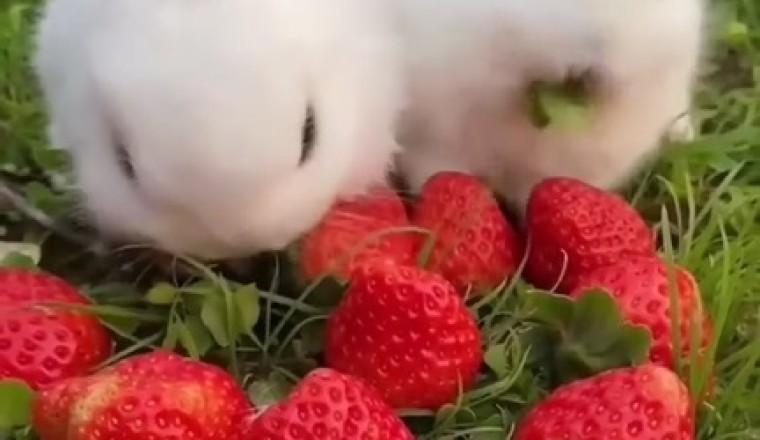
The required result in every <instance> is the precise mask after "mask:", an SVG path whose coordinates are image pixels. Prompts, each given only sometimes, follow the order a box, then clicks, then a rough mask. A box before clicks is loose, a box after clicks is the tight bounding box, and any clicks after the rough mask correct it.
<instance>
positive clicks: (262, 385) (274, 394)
mask: <svg viewBox="0 0 760 440" xmlns="http://www.w3.org/2000/svg"><path fill="white" fill-rule="evenodd" d="M291 388H292V384H291V383H290V382H289V381H288V380H287V379H286V378H285V377H284V376H283V375H281V374H279V373H277V372H273V373H271V374H270V375H269V377H267V378H265V379H259V380H256V381H253V382H252V383H251V384H250V385H249V386H248V397H249V398H250V400H251V402H253V404H254V405H255V406H256V407H257V408H265V407H268V406H271V405H274V404H276V403H278V402H281V401H283V400H285V398H287V397H288V394H289V393H290V390H291Z"/></svg>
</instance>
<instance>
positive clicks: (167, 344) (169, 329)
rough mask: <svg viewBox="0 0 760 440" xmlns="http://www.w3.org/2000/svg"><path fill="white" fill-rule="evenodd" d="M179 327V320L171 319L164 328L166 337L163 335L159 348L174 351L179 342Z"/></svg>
mask: <svg viewBox="0 0 760 440" xmlns="http://www.w3.org/2000/svg"><path fill="white" fill-rule="evenodd" d="M179 326H180V323H179V320H178V319H177V318H176V317H173V318H172V320H171V322H169V324H168V325H167V326H166V335H164V341H163V342H162V343H161V348H164V349H166V350H172V351H174V349H175V348H176V347H177V342H178V341H179V332H180V329H179Z"/></svg>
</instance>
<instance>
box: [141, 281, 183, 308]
mask: <svg viewBox="0 0 760 440" xmlns="http://www.w3.org/2000/svg"><path fill="white" fill-rule="evenodd" d="M179 293H180V292H179V290H178V289H177V288H176V287H174V286H172V285H171V284H169V283H158V284H156V285H155V286H153V287H151V289H150V290H148V292H147V293H146V294H145V301H147V302H148V303H149V304H153V305H170V304H172V303H174V301H175V300H176V299H177V296H179Z"/></svg>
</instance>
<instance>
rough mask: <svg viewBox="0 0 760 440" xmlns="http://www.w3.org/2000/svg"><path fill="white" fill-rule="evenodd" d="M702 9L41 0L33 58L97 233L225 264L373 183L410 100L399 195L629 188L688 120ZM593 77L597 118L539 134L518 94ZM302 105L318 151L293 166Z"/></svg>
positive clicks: (407, 1) (486, 1)
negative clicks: (309, 112) (442, 179)
mask: <svg viewBox="0 0 760 440" xmlns="http://www.w3.org/2000/svg"><path fill="white" fill-rule="evenodd" d="M701 2H702V0H323V1H315V2H306V1H296V0H107V1H103V0H50V4H49V7H48V9H47V11H46V15H45V16H44V17H43V20H42V22H41V24H40V31H39V36H38V42H39V50H38V53H37V57H36V66H37V69H38V72H39V76H40V79H41V81H42V86H43V90H44V92H45V96H46V98H47V102H48V105H49V109H50V115H51V118H52V123H51V128H50V132H51V137H52V139H53V142H54V144H55V145H57V146H60V147H63V148H67V149H68V150H70V151H71V153H72V154H73V158H74V166H75V171H76V173H77V175H78V178H79V185H80V187H81V189H82V191H83V193H84V195H85V202H86V206H87V208H88V209H89V211H91V212H92V214H93V215H94V218H95V220H96V221H97V223H98V224H99V225H100V226H101V229H103V230H104V231H105V232H107V233H110V234H115V235H120V236H122V237H124V238H127V239H137V240H148V241H151V242H154V243H155V244H156V245H158V246H159V247H162V248H165V249H167V250H170V251H174V252H180V253H189V254H194V255H197V256H202V257H207V258H215V257H233V256H237V255H243V254H249V253H253V252H256V251H259V250H264V249H278V248H282V247H284V246H285V245H287V244H288V243H290V242H291V241H292V240H294V239H296V238H297V237H298V236H299V235H300V234H302V233H303V232H305V231H306V230H307V229H308V228H310V227H311V226H313V225H314V224H315V223H316V222H317V221H318V220H319V218H320V217H321V216H322V215H323V214H324V212H325V211H326V209H327V208H328V206H329V205H330V203H331V202H332V201H333V200H334V199H335V198H336V197H338V196H350V195H352V194H355V193H357V192H361V191H363V190H364V189H366V188H367V186H368V185H370V184H372V183H375V182H378V181H380V180H382V179H383V176H384V173H385V172H386V171H387V169H388V167H389V166H390V164H391V162H392V159H393V157H392V156H393V153H394V151H395V148H396V144H395V141H394V125H393V124H394V117H395V116H396V115H397V114H398V110H399V109H400V108H401V107H402V105H405V104H406V102H405V100H406V101H408V106H407V107H405V108H404V111H403V125H402V126H401V127H400V128H399V129H398V131H397V132H396V133H395V135H396V136H397V139H398V141H399V142H400V143H402V144H403V145H404V147H405V150H406V151H405V153H404V155H403V156H402V159H403V160H401V161H400V165H401V169H402V171H403V172H404V173H405V174H406V176H407V177H408V179H409V181H410V183H411V184H412V187H413V189H419V188H420V187H421V185H422V183H423V182H424V181H425V180H426V179H427V178H428V177H429V176H430V175H432V174H433V173H435V172H437V171H440V170H444V169H454V170H462V171H468V172H472V173H476V174H479V175H481V176H483V177H486V178H487V179H488V180H489V181H490V182H491V183H492V184H493V185H494V186H495V187H496V189H497V190H498V191H499V192H501V193H502V194H503V195H505V196H506V197H507V198H508V199H510V200H511V201H512V202H515V203H518V204H522V203H524V202H525V199H526V198H527V195H528V193H529V191H530V189H531V187H532V186H533V185H534V184H535V183H536V182H538V181H539V180H541V179H542V178H544V177H546V176H549V175H567V176H575V177H580V178H583V179H585V180H587V181H589V182H590V183H592V184H595V185H598V186H601V187H605V188H610V187H614V186H616V185H618V184H620V183H622V182H624V181H625V180H626V179H627V178H628V177H629V176H630V175H631V174H632V173H633V172H634V171H635V170H637V169H638V166H639V165H640V164H641V163H642V162H643V161H644V160H646V159H647V158H649V157H651V156H652V155H653V154H654V152H655V151H656V150H657V147H658V144H659V140H660V138H661V136H662V135H663V134H664V133H665V132H667V131H668V130H671V131H673V132H675V131H678V132H680V133H688V131H689V129H690V125H689V123H688V119H680V120H679V122H678V123H677V124H676V125H675V126H674V127H675V128H669V127H670V124H671V123H672V122H673V121H675V120H676V119H677V118H678V116H679V115H681V114H682V113H683V112H686V111H687V110H688V108H689V105H690V95H691V86H692V81H693V78H694V74H695V70H696V66H697V61H698V58H699V53H700V48H701V43H702V41H701V35H702V14H703V5H702V3H701ZM395 14H398V15H395ZM399 49H401V50H400V51H399ZM588 68H593V69H594V70H595V71H597V72H599V73H600V74H601V77H602V78H603V84H604V93H603V95H602V96H601V98H600V101H599V102H598V103H597V105H599V108H600V114H599V115H598V116H597V117H596V118H595V120H594V121H593V124H592V126H591V127H590V128H588V129H587V130H586V131H584V132H581V133H576V134H567V133H559V132H553V131H539V130H537V129H535V128H534V127H533V126H532V124H531V122H530V120H529V118H528V117H527V114H526V112H525V109H524V102H523V101H524V92H525V87H526V85H527V84H528V82H530V81H531V80H536V79H544V80H562V79H563V78H564V77H566V76H567V75H568V74H570V73H573V72H576V73H577V72H581V71H583V70H585V69H588ZM404 89H405V90H404ZM404 95H405V96H404ZM309 102H312V103H313V104H314V106H315V109H316V117H317V124H318V135H319V139H318V141H317V143H316V145H315V147H314V154H313V157H312V158H311V159H310V160H309V161H308V162H307V163H306V165H304V166H302V167H299V166H298V160H299V156H300V152H301V145H300V142H301V124H302V122H303V118H304V113H305V109H306V106H307V103H309ZM116 139H122V140H123V143H124V145H125V146H126V147H127V149H128V150H129V152H130V154H131V156H132V160H133V163H134V166H135V169H136V171H137V176H138V181H137V183H136V184H132V183H130V182H129V181H128V180H127V179H126V178H125V177H124V176H123V175H122V172H121V171H120V170H119V168H118V166H117V162H116V158H115V154H114V143H115V142H116Z"/></svg>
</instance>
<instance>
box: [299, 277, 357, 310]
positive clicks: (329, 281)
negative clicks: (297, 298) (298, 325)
mask: <svg viewBox="0 0 760 440" xmlns="http://www.w3.org/2000/svg"><path fill="white" fill-rule="evenodd" d="M347 286H348V284H347V283H346V282H344V281H341V280H339V279H338V278H336V277H333V276H326V277H324V278H322V279H321V280H319V283H318V284H317V285H316V286H314V290H313V291H312V292H311V294H310V295H309V297H308V301H307V302H308V303H309V304H310V305H314V306H317V307H336V306H337V305H338V304H339V303H340V301H341V300H342V299H343V294H344V293H345V292H346V288H347Z"/></svg>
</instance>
